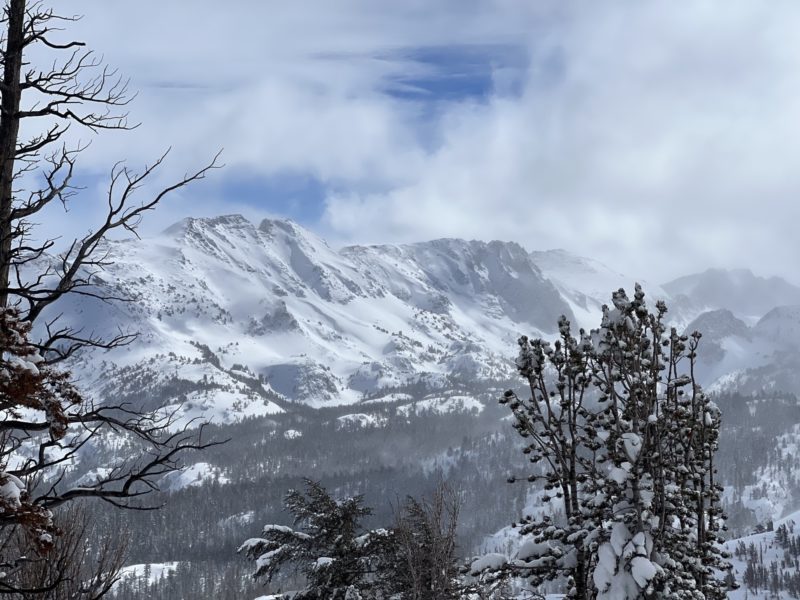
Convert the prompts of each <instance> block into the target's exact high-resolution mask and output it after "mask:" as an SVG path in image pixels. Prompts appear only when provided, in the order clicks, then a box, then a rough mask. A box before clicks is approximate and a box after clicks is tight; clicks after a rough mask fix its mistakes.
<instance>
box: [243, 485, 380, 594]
mask: <svg viewBox="0 0 800 600" xmlns="http://www.w3.org/2000/svg"><path fill="white" fill-rule="evenodd" d="M284 506H285V507H286V509H287V510H288V511H289V512H290V513H291V514H292V516H293V518H294V528H292V527H286V526H282V525H266V526H265V527H264V529H263V531H262V536H263V537H260V538H251V539H249V540H247V541H246V542H245V543H244V544H242V546H241V547H240V548H239V552H241V553H244V554H245V555H246V556H247V557H248V558H251V559H252V560H254V561H255V563H256V570H255V572H254V573H253V577H255V578H260V579H264V580H266V582H267V583H268V582H270V581H272V580H273V578H274V577H275V576H276V575H277V574H278V573H279V572H281V571H284V572H285V571H287V570H288V569H287V568H290V567H295V568H296V569H297V570H299V572H300V573H301V574H302V575H303V576H304V578H305V585H304V586H303V588H302V589H301V590H299V591H296V592H293V593H292V594H291V595H287V598H293V599H294V600H323V599H324V600H362V599H365V598H376V597H379V596H378V595H377V593H378V589H379V587H380V584H379V582H378V581H377V578H376V573H377V572H378V571H379V570H380V566H379V562H380V561H381V559H382V557H383V556H385V545H386V542H387V539H388V538H389V532H388V531H387V530H385V529H376V530H372V531H366V530H364V529H363V527H362V524H361V521H362V520H363V519H364V517H366V516H368V515H369V514H371V512H372V511H371V509H370V508H368V507H365V506H364V504H363V497H362V496H353V497H348V498H344V499H342V500H336V499H335V498H333V497H332V496H331V495H330V494H329V493H328V491H327V490H326V489H325V488H324V487H322V485H320V484H319V483H318V482H315V481H312V480H310V479H306V480H305V492H301V491H299V490H290V491H289V493H288V494H287V495H286V498H285V500H284Z"/></svg>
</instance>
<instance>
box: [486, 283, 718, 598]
mask: <svg viewBox="0 0 800 600" xmlns="http://www.w3.org/2000/svg"><path fill="white" fill-rule="evenodd" d="M666 310H667V309H666V306H665V305H664V304H663V302H658V303H656V310H655V312H651V311H650V310H649V309H648V308H647V305H646V303H645V301H644V293H643V292H642V290H641V288H640V287H639V286H636V293H635V295H634V298H633V299H632V300H630V299H629V298H628V297H627V295H626V294H625V292H624V291H623V290H619V291H617V292H615V293H614V294H613V307H611V308H609V307H604V308H603V318H602V323H601V327H600V328H599V329H598V330H593V331H592V332H591V333H589V334H587V333H586V332H584V331H583V330H581V332H580V334H579V336H578V337H577V338H576V337H573V336H572V334H571V331H570V327H569V323H568V321H567V320H566V319H565V318H562V319H561V321H560V323H559V331H560V337H559V340H558V341H557V342H556V343H555V344H553V345H552V346H551V345H550V344H549V343H548V342H545V341H543V340H528V339H527V338H522V339H521V340H520V355H519V358H518V360H517V367H518V368H519V371H520V373H521V374H522V376H523V377H525V378H526V379H527V381H528V383H529V387H530V390H531V397H530V398H528V399H526V400H520V399H519V398H518V397H517V396H516V394H514V393H513V392H507V393H506V395H505V396H504V398H503V399H502V400H501V402H503V403H505V404H508V405H509V406H510V408H511V409H512V411H513V413H514V416H515V417H516V419H515V427H516V429H517V431H518V432H519V433H520V434H521V435H522V436H523V437H525V438H526V439H530V440H531V444H530V445H528V446H527V447H526V448H525V453H526V454H527V455H528V456H529V458H530V460H531V462H532V463H534V465H535V467H534V471H533V473H532V474H531V475H529V476H528V477H527V479H528V480H529V481H537V480H541V481H543V482H544V490H545V495H544V499H545V501H553V500H555V501H556V506H555V507H553V508H558V509H559V510H551V511H549V512H546V513H545V514H539V515H528V516H526V517H524V518H523V519H522V521H521V523H520V525H521V533H522V534H524V535H525V536H526V537H527V541H526V542H525V543H523V544H522V546H521V547H520V549H519V550H518V553H517V556H516V557H515V560H513V561H511V562H509V563H506V564H505V565H504V566H503V568H504V569H507V570H508V569H511V570H514V571H516V572H517V573H519V574H522V575H524V576H526V577H527V578H528V579H529V580H530V582H531V583H532V584H534V585H539V584H541V583H543V582H544V581H547V580H554V579H559V578H562V579H564V580H565V581H566V584H567V588H568V595H569V596H570V597H574V598H580V599H584V598H603V599H609V600H627V599H631V600H633V599H636V598H655V597H658V598H674V599H676V600H677V599H697V600H700V599H704V598H723V597H724V596H725V593H726V589H727V584H726V583H725V582H724V580H723V578H722V574H723V573H724V572H725V571H726V570H728V569H729V564H728V563H727V556H726V555H725V553H724V552H723V551H722V550H721V547H720V538H719V531H720V529H721V528H722V527H723V522H724V515H723V514H722V511H721V508H720V492H721V488H720V486H719V484H718V483H717V482H716V481H715V477H714V475H715V469H714V453H715V451H716V449H717V444H718V436H719V425H720V411H719V409H718V408H717V407H716V405H715V404H714V403H713V402H712V401H711V400H710V399H709V398H708V397H707V396H706V395H705V394H704V393H703V391H702V389H701V388H700V386H699V385H698V384H697V382H696V380H695V369H694V366H695V360H696V357H697V347H698V343H699V340H700V337H701V336H700V334H699V333H693V334H692V335H691V336H686V335H679V334H678V332H677V331H676V330H675V329H672V330H671V331H669V332H668V331H667V327H666V326H665V324H664V315H665V313H666ZM554 490H555V493H554V492H553V491H554ZM554 497H555V498H554Z"/></svg>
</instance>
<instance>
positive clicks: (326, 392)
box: [66, 216, 572, 420]
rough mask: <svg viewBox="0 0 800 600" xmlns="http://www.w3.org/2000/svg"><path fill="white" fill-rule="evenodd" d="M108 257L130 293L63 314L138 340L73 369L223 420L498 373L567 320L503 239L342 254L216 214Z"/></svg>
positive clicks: (277, 226)
mask: <svg viewBox="0 0 800 600" xmlns="http://www.w3.org/2000/svg"><path fill="white" fill-rule="evenodd" d="M107 251H108V254H109V259H110V261H111V262H112V263H113V264H112V265H111V266H109V268H108V269H107V270H106V271H105V272H103V273H102V274H101V277H100V279H98V280H97V281H98V286H99V287H101V288H103V291H106V292H110V293H112V294H113V295H115V296H121V297H124V298H128V299H129V300H130V301H129V302H126V303H117V304H115V305H112V306H109V305H106V304H104V303H101V302H98V301H96V300H92V299H91V298H85V297H81V298H78V297H76V298H73V299H72V302H73V303H75V305H74V306H71V307H69V311H67V313H66V314H68V315H70V318H71V319H72V320H73V323H72V324H73V325H75V326H78V327H84V328H91V327H92V326H93V323H94V322H95V320H96V318H97V315H98V314H99V313H98V311H105V312H106V313H108V312H109V311H111V312H113V314H105V315H104V321H106V322H108V323H113V324H114V325H113V326H114V327H116V326H117V325H119V326H122V327H123V328H124V329H128V330H134V331H138V332H139V334H140V336H139V339H138V340H137V341H136V342H135V343H134V344H132V345H131V346H128V347H126V348H122V349H117V350H114V351H111V352H107V353H104V354H97V353H96V354H94V355H92V356H90V357H86V358H84V359H82V361H79V362H78V363H77V364H76V365H74V370H75V371H76V372H77V373H78V375H79V376H80V377H81V379H82V380H84V382H85V383H86V384H87V385H88V387H89V388H90V389H92V390H95V391H97V392H98V393H99V394H101V395H102V396H113V397H116V398H119V397H125V398H126V399H131V400H136V401H140V402H155V403H158V404H163V403H167V404H173V403H178V402H183V404H184V407H185V408H184V410H186V411H187V416H199V415H201V414H203V415H206V416H214V417H216V418H218V419H222V420H229V419H235V418H238V417H239V416H244V415H256V414H269V413H274V412H278V411H281V410H283V409H285V408H286V407H287V406H288V403H290V402H303V403H305V404H308V405H311V406H325V405H330V404H348V403H354V402H357V401H359V400H361V399H364V398H366V397H374V396H375V395H380V394H381V390H391V389H392V388H396V387H398V386H403V385H408V384H410V383H415V382H417V383H419V382H423V383H425V384H427V385H428V386H429V387H434V388H435V387H441V386H443V385H445V383H446V382H447V381H452V380H454V379H460V380H466V381H497V380H504V379H507V378H508V377H511V376H513V370H512V368H511V362H510V360H509V359H510V357H512V356H513V355H514V353H515V341H516V339H517V337H518V336H519V335H520V334H522V333H526V334H529V335H543V334H548V333H552V332H553V331H554V329H555V325H556V322H557V319H558V317H559V315H561V314H566V315H568V316H570V317H572V312H571V308H570V305H569V304H568V302H567V301H565V300H564V298H563V297H562V295H561V294H560V293H559V291H558V290H557V288H556V287H555V285H554V284H553V283H552V282H550V281H549V280H548V279H546V278H545V277H544V275H543V274H542V273H541V271H540V270H539V268H538V267H537V266H536V264H535V262H534V261H533V260H532V258H531V257H530V256H529V255H528V253H527V252H526V251H525V250H524V249H523V248H522V247H521V246H519V245H517V244H514V243H501V242H491V243H484V242H475V241H472V242H467V241H462V240H436V241H432V242H427V243H421V244H412V245H406V246H373V247H348V248H345V249H343V250H341V251H340V252H337V251H335V250H333V249H331V248H330V247H329V246H328V245H327V244H326V243H325V241H323V240H322V239H320V238H318V237H317V236H315V235H314V234H312V233H310V232H309V231H306V230H304V229H303V228H301V227H299V226H298V225H296V224H294V223H292V222H289V221H279V220H265V221H263V222H262V223H261V224H260V225H258V226H256V225H254V224H252V223H250V222H249V221H247V220H245V219H244V218H242V217H240V216H225V217H218V218H213V219H185V220H183V221H181V222H180V223H177V224H176V225H174V226H172V227H170V228H169V229H167V230H166V231H165V232H164V233H163V234H162V235H160V236H156V237H154V238H150V239H147V240H144V241H142V242H139V241H125V242H109V243H108V247H107ZM105 317H107V319H106V318H105ZM101 333H102V332H101Z"/></svg>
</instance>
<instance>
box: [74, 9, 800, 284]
mask: <svg viewBox="0 0 800 600" xmlns="http://www.w3.org/2000/svg"><path fill="white" fill-rule="evenodd" d="M81 9H82V10H84V11H85V12H86V15H87V16H86V17H85V18H84V20H83V21H82V22H81V23H80V24H79V26H78V31H79V32H80V34H81V35H82V37H84V38H86V39H87V41H88V42H89V43H90V45H91V46H92V47H94V48H97V49H98V50H102V51H104V52H105V56H106V59H107V60H108V62H110V63H111V64H114V65H118V66H119V67H120V70H121V71H122V72H126V73H129V74H130V75H131V77H132V79H133V86H134V87H135V88H139V89H140V90H141V94H140V96H139V98H138V99H137V100H136V102H135V104H134V105H133V106H132V110H133V113H134V116H135V118H136V119H137V120H138V119H140V120H141V121H142V122H143V125H142V127H141V128H140V129H139V130H137V131H136V132H132V133H130V134H127V135H117V136H104V137H103V138H101V139H98V140H97V142H96V143H94V144H93V147H92V149H91V150H90V151H89V152H88V153H87V157H86V158H87V162H88V165H89V166H90V168H93V169H97V170H101V169H103V168H106V167H107V166H109V165H110V162H109V161H110V158H109V157H119V156H121V157H130V158H131V159H132V160H133V161H134V162H142V161H144V160H145V159H146V158H151V157H152V156H154V155H155V154H157V153H158V152H159V151H160V150H162V149H163V148H164V147H166V146H168V145H175V146H176V152H175V156H173V157H172V158H173V161H172V163H171V166H170V167H169V169H168V170H167V171H166V172H165V177H168V176H172V175H174V174H175V173H182V172H183V170H185V169H186V168H188V167H189V166H191V165H197V164H200V163H201V162H202V161H203V160H205V159H207V158H208V156H209V155H211V154H213V152H214V151H215V150H216V149H217V148H219V147H225V150H226V152H225V162H226V163H227V164H228V165H229V168H230V169H231V170H232V172H238V171H241V172H250V173H258V174H262V175H272V174H276V173H282V172H295V173H307V174H310V175H312V176H314V177H317V178H319V179H321V180H323V181H324V182H326V183H329V184H332V185H333V186H334V187H335V189H336V191H332V192H331V196H330V197H329V199H328V201H327V204H326V211H325V214H324V217H323V221H322V222H321V223H320V224H319V228H320V229H321V230H322V231H323V232H324V233H325V234H328V235H331V236H333V237H335V238H336V239H338V240H341V241H368V242H387V241H410V240H422V239H426V238H431V237H441V236H460V237H470V238H482V239H488V238H500V239H513V240H517V241H519V242H521V243H523V244H524V245H525V246H527V247H529V248H531V249H533V248H546V247H565V248H568V249H571V250H574V251H576V252H580V253H583V254H587V255H592V256H595V257H596V258H599V259H600V260H603V261H605V262H607V263H609V264H611V265H613V266H615V267H617V268H619V269H624V270H628V271H630V272H633V273H641V274H644V275H647V276H648V278H650V279H657V278H659V277H668V276H673V275H677V274H681V273H684V272H688V271H692V270H695V269H700V268H703V267H705V266H711V265H721V266H737V265H742V266H749V267H752V268H754V269H755V270H758V271H760V272H763V273H773V272H780V273H783V274H785V275H788V276H789V277H790V278H791V279H794V280H795V281H800V274H798V273H797V271H796V267H795V263H796V257H797V255H798V253H800V247H798V241H797V236H796V235H795V234H794V229H795V227H796V223H797V222H798V219H800V208H799V207H800V203H798V202H797V199H796V197H797V195H798V192H800V169H798V167H797V162H798V158H797V157H798V156H800V101H798V98H800V64H799V63H800V42H798V41H797V37H796V34H795V33H796V31H798V30H800V5H796V4H795V3H792V2H780V1H778V2H771V3H768V4H767V3H760V2H755V1H750V0H733V1H731V2H726V3H725V5H724V7H723V6H721V5H720V4H719V3H718V2H709V1H690V2H685V3H679V4H676V3H674V2H668V1H666V0H664V1H660V2H648V3H634V2H622V1H620V2H604V3H591V4H589V3H562V2H535V3H526V2H516V1H512V0H505V1H504V0H496V1H495V2H489V1H486V2H481V1H474V2H473V1H469V2H462V1H458V2H457V1H453V2H443V3H430V2H422V1H419V2H417V1H413V2H389V1H385V2H356V1H355V0H345V1H342V2H327V1H325V0H319V1H317V2H302V3H285V2H283V3H279V2H261V1H255V0H250V1H245V0H240V1H238V2H234V3H226V4H223V3H219V2H211V1H210V0H198V1H193V2H191V3H189V2H156V1H155V0H143V1H140V2H137V3H125V4H122V3H115V2H108V1H107V0H102V1H101V0H91V1H87V2H85V3H82V4H81ZM454 44H462V45H463V44H504V45H521V46H522V47H524V48H525V51H526V53H527V54H528V56H529V59H530V63H529V68H528V69H527V71H526V72H525V73H524V81H523V91H522V93H521V94H509V93H499V92H500V91H502V90H506V89H508V88H509V87H513V86H512V85H511V84H509V83H508V81H509V74H508V69H507V68H506V65H503V64H501V63H499V64H497V68H496V71H495V82H496V87H497V90H498V93H497V94H495V95H494V96H492V97H490V98H488V99H487V100H486V101H485V102H476V101H474V100H469V99H467V100H464V101H463V102H454V103H449V104H446V105H444V106H442V107H439V111H440V112H439V113H437V117H436V118H435V119H433V120H431V119H430V118H423V117H422V116H421V115H420V114H419V112H418V110H419V108H420V107H419V106H418V105H416V104H414V103H412V102H407V101H400V100H398V99H396V98H394V97H392V96H391V95H388V94H386V93H385V89H386V85H387V82H389V81H391V80H392V79H393V78H395V77H398V76H404V75H409V74H418V75H420V74H424V72H425V69H430V68H431V67H430V65H424V64H420V63H419V62H416V61H414V60H412V59H411V58H410V51H412V50H414V49H416V48H420V47H427V46H435V45H441V46H448V45H454ZM514 76H515V75H514V74H513V73H512V76H511V78H510V79H511V80H513V79H514ZM201 195H202V194H201ZM235 203H236V199H234V198H228V199H226V203H224V204H223V203H220V205H219V212H227V211H229V210H231V208H232V207H233V206H234V205H235ZM200 204H202V207H199V206H197V207H195V208H196V209H197V210H201V212H205V211H206V210H213V205H212V204H211V203H210V200H209V199H208V198H205V199H203V200H202V201H200ZM191 207H192V202H190V201H183V202H180V203H178V204H177V205H176V207H175V208H173V209H172V210H167V211H166V212H164V213H162V215H163V216H162V219H166V218H167V217H169V218H172V217H174V216H176V214H178V213H180V211H181V210H187V211H191V210H193V209H192V208H191ZM251 211H252V208H251ZM263 212H264V213H267V212H270V207H269V206H264V208H263Z"/></svg>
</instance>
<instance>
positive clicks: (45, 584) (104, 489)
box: [0, 0, 219, 597]
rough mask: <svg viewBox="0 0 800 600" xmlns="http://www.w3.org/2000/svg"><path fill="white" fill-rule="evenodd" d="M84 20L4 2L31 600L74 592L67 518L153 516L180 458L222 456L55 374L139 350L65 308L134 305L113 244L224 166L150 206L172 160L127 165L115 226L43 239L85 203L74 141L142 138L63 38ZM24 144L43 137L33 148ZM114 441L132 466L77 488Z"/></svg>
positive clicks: (1, 336)
mask: <svg viewBox="0 0 800 600" xmlns="http://www.w3.org/2000/svg"><path fill="white" fill-rule="evenodd" d="M77 18H78V17H75V16H71V15H66V16H65V15H59V14H57V13H55V12H54V11H53V10H52V9H50V8H48V7H47V6H46V5H45V4H44V3H43V2H39V1H33V2H31V1H28V0H5V2H4V4H3V12H2V15H1V16H0V23H1V24H2V29H1V30H0V62H2V81H0V351H1V352H0V535H6V534H8V533H9V532H10V531H14V532H15V535H17V534H19V536H22V537H19V536H18V537H17V538H16V539H17V542H16V543H14V544H6V545H4V546H2V547H0V563H3V564H4V565H6V567H5V568H4V571H7V572H10V571H9V570H14V569H15V568H17V567H18V566H19V565H21V564H23V563H26V562H27V561H29V560H34V559H36V558H40V557H53V558H49V559H48V561H47V565H46V569H45V568H44V567H43V569H44V570H43V571H42V572H41V573H40V575H42V577H44V579H42V580H37V581H34V580H33V579H30V578H28V579H24V578H23V580H21V583H19V585H22V586H23V587H22V588H20V587H16V585H14V584H12V583H10V582H11V581H12V579H9V578H4V579H0V593H17V594H23V595H24V596H25V597H28V595H31V594H34V593H38V594H45V593H47V592H48V591H51V590H53V589H55V587H57V586H60V585H61V584H62V583H63V581H64V578H63V577H58V576H56V577H55V578H53V577H51V575H52V574H53V569H55V572H57V573H58V572H61V571H60V567H59V566H58V560H60V558H59V557H60V556H61V554H59V553H58V552H56V551H57V550H58V549H59V548H60V549H61V550H62V551H67V553H69V549H70V548H73V549H74V550H75V551H76V552H77V551H78V545H75V544H73V545H70V543H71V542H70V540H72V539H73V538H71V537H67V536H65V535H62V534H64V530H63V528H59V527H58V521H59V514H60V513H59V512H58V511H59V510H65V509H66V506H65V505H68V504H70V503H72V502H73V501H75V500H78V499H83V498H93V499H98V500H102V501H105V502H107V503H110V504H112V505H114V506H118V507H126V508H139V509H146V508H153V507H154V505H153V504H148V505H145V504H143V502H142V498H143V497H144V496H146V495H147V494H150V493H152V492H154V491H157V490H158V481H159V480H160V478H161V477H162V476H163V475H165V474H166V473H169V472H171V471H174V470H176V469H178V468H179V467H180V463H179V459H180V456H181V455H182V454H183V453H184V452H185V451H187V450H198V449H204V448H207V447H209V446H210V445H213V444H214V442H207V441H205V440H204V439H203V429H202V427H200V428H196V427H195V426H194V425H193V424H190V425H187V426H184V427H176V425H175V423H174V420H173V415H171V414H165V413H163V412H162V413H159V412H155V413H147V414H143V413H141V412H140V411H139V410H137V407H133V406H129V405H124V404H114V403H109V402H95V401H94V400H92V399H89V398H85V397H84V396H83V395H82V394H81V393H80V391H79V390H78V389H77V388H76V387H75V385H74V384H73V383H72V381H71V379H70V375H69V374H68V373H67V372H65V371H63V370H60V369H59V368H58V367H57V366H56V363H58V362H59V361H62V360H64V359H66V358H69V357H70V356H72V355H74V354H75V353H76V352H78V351H80V350H82V349H91V348H105V349H110V348H115V347H118V346H121V345H125V344H128V343H130V342H131V341H133V340H134V339H135V333H133V332H124V331H120V332H119V334H118V335H116V336H114V337H112V338H111V339H103V338H100V337H97V336H95V335H93V334H91V333H88V334H87V333H85V332H83V331H80V330H76V329H73V328H72V327H70V326H68V325H63V324H62V323H61V322H60V321H59V317H58V313H57V307H56V308H54V304H55V303H57V302H58V301H59V300H60V299H61V298H63V297H64V296H65V295H66V294H80V295H85V296H91V297H94V298H97V299H100V300H103V301H107V302H111V301H117V300H124V298H115V297H114V296H113V295H112V294H111V293H108V292H104V291H102V289H101V288H100V287H98V286H96V285H95V276H96V274H97V273H98V271H101V270H102V269H103V268H104V267H105V266H107V265H108V264H109V257H108V255H107V253H106V251H105V249H104V248H105V247H104V245H103V241H104V240H106V239H107V238H108V236H109V235H111V234H113V233H115V232H122V233H126V232H127V233H129V234H132V235H137V227H138V226H139V224H140V222H141V219H142V217H143V216H144V214H145V213H147V212H149V211H151V210H153V209H154V208H155V207H156V206H157V205H158V204H159V203H160V202H161V201H162V200H163V199H164V197H165V196H167V195H168V194H170V193H171V192H174V191H175V190H178V189H180V188H182V187H184V186H186V185H188V184H190V183H192V182H195V181H198V180H200V179H203V178H204V177H205V176H206V174H207V173H208V172H209V171H210V170H212V169H215V168H217V167H218V166H219V165H218V164H217V157H214V159H213V160H212V161H211V162H210V163H208V164H206V165H205V166H203V167H202V168H200V169H198V170H196V171H194V172H192V173H189V174H186V175H185V176H184V177H182V178H180V179H179V180H178V181H176V182H175V183H173V184H171V185H168V186H167V187H165V188H163V189H161V190H160V191H157V192H155V193H153V194H150V195H143V193H144V191H145V190H144V187H145V184H146V183H147V181H148V179H149V178H151V176H152V175H153V174H154V173H155V172H156V170H157V169H158V168H159V167H160V166H161V164H162V163H163V161H164V159H165V158H166V153H165V154H163V155H161V156H160V157H159V158H158V159H157V160H156V161H155V162H154V163H153V164H152V165H149V166H145V167H144V168H143V169H142V170H141V171H139V172H136V171H133V170H131V169H129V168H128V167H126V166H125V165H124V163H117V164H116V165H115V166H114V167H113V169H112V171H111V178H110V183H109V186H108V193H107V198H106V207H105V214H104V215H103V216H102V217H101V218H100V219H99V220H98V223H97V224H96V226H95V228H94V230H93V231H90V232H89V233H87V234H85V235H84V236H82V237H78V238H75V239H74V240H72V242H71V243H68V244H67V245H66V246H65V249H64V251H63V252H61V253H59V254H57V255H54V254H53V252H54V251H55V249H56V248H55V244H56V242H55V240H53V239H40V238H39V237H37V235H36V233H35V231H34V229H35V228H34V223H33V221H32V219H34V218H41V217H42V216H44V214H45V213H43V211H45V209H47V208H48V207H50V206H51V205H53V204H55V205H58V204H59V203H61V204H64V205H65V206H66V204H67V203H68V202H69V201H70V200H71V199H72V198H73V197H74V196H75V195H76V194H77V193H78V192H79V191H80V190H79V188H77V187H76V186H75V185H74V184H73V174H74V171H75V167H76V162H77V159H78V157H79V155H80V153H81V152H82V150H84V149H85V145H84V146H82V145H78V146H75V147H69V146H68V144H67V137H66V133H67V131H69V130H70V128H78V129H80V128H83V129H85V130H87V131H88V132H91V133H97V132H102V131H105V130H126V129H130V128H132V127H133V126H131V125H129V123H128V117H127V113H126V112H125V107H126V106H127V104H128V103H129V102H130V100H131V98H132V95H131V94H130V93H129V91H128V84H127V81H126V80H125V79H123V78H121V77H119V76H118V75H117V74H116V72H115V71H114V70H112V69H110V68H109V67H107V66H106V65H104V64H103V62H102V60H100V59H99V58H97V57H96V56H95V55H94V54H93V52H92V51H91V50H87V49H86V48H85V45H84V44H83V43H82V42H80V41H76V40H70V39H68V38H67V39H66V40H62V39H60V38H61V37H62V36H63V35H64V33H63V31H64V28H65V27H67V26H69V24H70V23H72V22H74V21H75V20H76V19H77ZM34 49H38V50H39V51H41V52H49V53H51V54H52V57H53V58H52V61H50V60H48V62H47V64H48V65H49V66H48V67H47V68H44V69H42V68H39V67H37V66H34V65H33V64H32V63H31V62H29V60H30V56H31V53H32V51H33V50H34ZM26 132H33V133H31V134H30V135H29V137H24V135H28V134H27V133H26ZM23 134H24V135H23ZM48 315H50V316H48ZM34 331H35V332H36V333H35V334H34V333H33V332H34ZM106 433H114V434H116V435H123V436H125V437H126V438H127V439H129V440H130V443H131V444H133V446H132V448H133V449H134V451H132V452H131V457H132V458H131V459H130V460H127V461H124V462H123V463H122V464H119V465H116V466H114V467H113V468H111V469H108V470H105V471H103V472H102V473H98V474H97V476H96V477H95V479H93V480H91V481H89V482H86V481H84V482H82V484H81V485H77V484H74V483H69V481H68V477H67V473H68V470H69V468H70V466H71V465H72V464H73V463H74V461H75V460H76V458H78V456H79V453H80V451H81V449H82V448H85V447H86V445H87V444H88V443H89V442H90V441H97V440H99V439H102V438H103V436H105V435H106ZM61 507H64V508H61ZM81 531H82V530H81ZM22 540H25V541H24V543H23V541H22ZM23 557H24V558H23ZM19 561H22V563H20V562H19ZM54 563H55V564H54ZM43 564H44V563H43ZM15 565H16V566H15ZM45 571H46V573H45ZM26 573H28V574H30V573H31V571H30V570H27V571H26ZM25 586H27V587H25ZM26 594H27V595H26Z"/></svg>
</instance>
